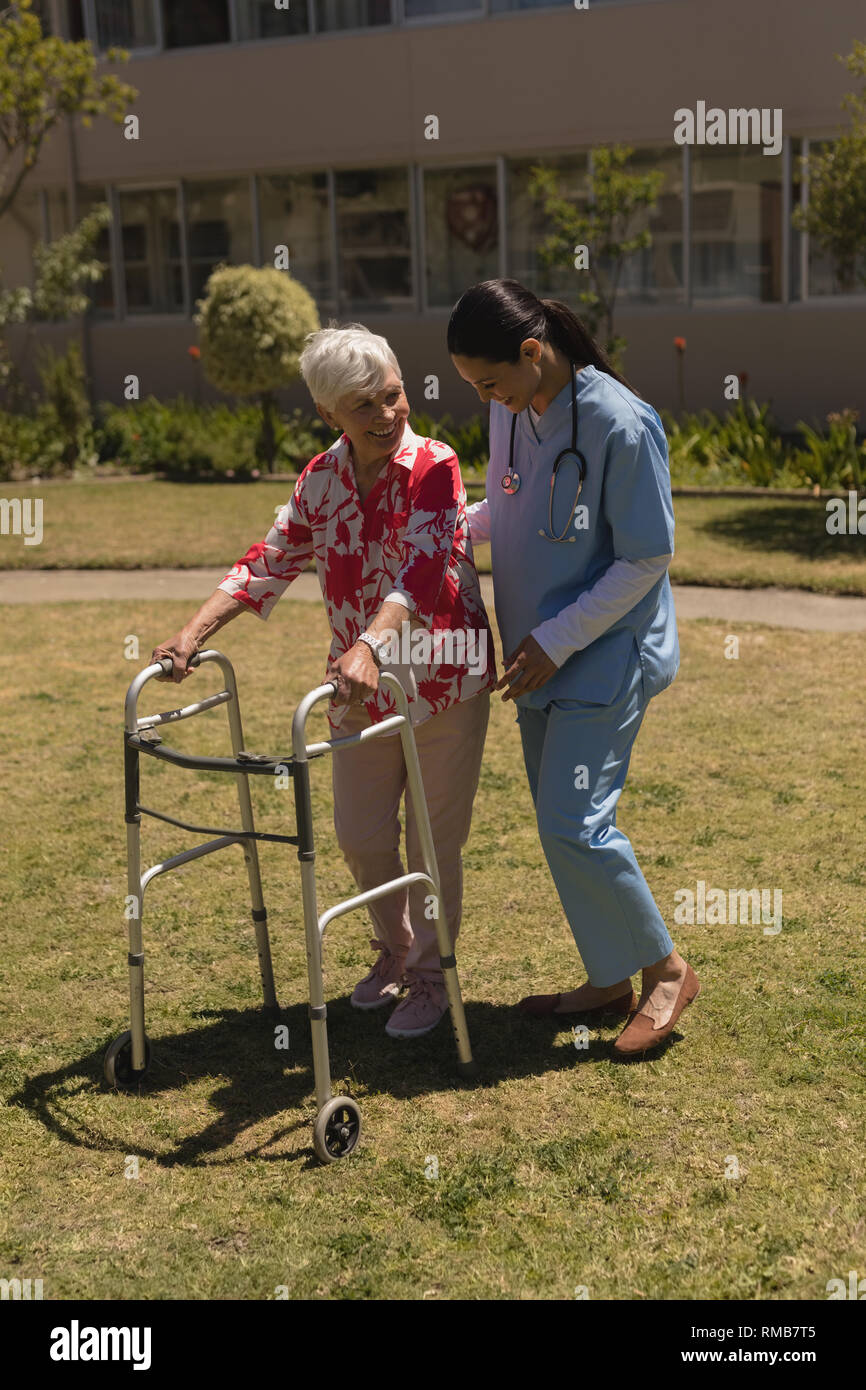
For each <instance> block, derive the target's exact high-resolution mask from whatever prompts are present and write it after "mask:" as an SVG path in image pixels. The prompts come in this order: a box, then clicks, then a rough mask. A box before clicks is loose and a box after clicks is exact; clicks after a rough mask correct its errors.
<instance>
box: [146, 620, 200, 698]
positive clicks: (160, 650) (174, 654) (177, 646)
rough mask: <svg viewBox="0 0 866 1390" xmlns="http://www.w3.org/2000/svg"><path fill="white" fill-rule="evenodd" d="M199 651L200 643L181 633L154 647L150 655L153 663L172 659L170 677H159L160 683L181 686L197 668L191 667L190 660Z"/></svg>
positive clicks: (157, 678)
mask: <svg viewBox="0 0 866 1390" xmlns="http://www.w3.org/2000/svg"><path fill="white" fill-rule="evenodd" d="M197 651H198V643H197V642H196V640H195V638H194V637H190V636H188V635H187V634H186V633H185V632H179V633H177V635H176V636H175V637H172V638H171V639H170V640H169V641H168V642H163V643H162V644H161V645H160V646H158V647H154V649H153V651H152V652H151V654H150V659H151V662H155V661H162V660H163V659H164V658H165V657H167V656H168V657H171V662H172V672H171V675H170V676H157V677H156V678H155V679H156V680H158V681H168V680H171V681H174V683H175V685H180V683H181V681H182V680H186V678H187V676H191V675H192V673H193V671H194V670H195V667H194V666H193V667H192V668H190V667H189V659H190V657H192V656H195V654H196V652H197Z"/></svg>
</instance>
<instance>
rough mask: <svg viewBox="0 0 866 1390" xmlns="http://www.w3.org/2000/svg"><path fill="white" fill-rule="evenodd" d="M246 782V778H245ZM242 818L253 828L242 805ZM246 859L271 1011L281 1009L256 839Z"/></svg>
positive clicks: (266, 1001) (247, 847)
mask: <svg viewBox="0 0 866 1390" xmlns="http://www.w3.org/2000/svg"><path fill="white" fill-rule="evenodd" d="M244 781H245V782H246V778H244ZM247 797H249V787H247ZM241 818H242V824H243V828H244V830H247V829H250V830H251V829H252V815H250V825H249V826H247V824H246V820H245V815H244V810H243V807H241ZM244 859H245V861H246V866H247V876H248V878H249V881H250V898H251V900H252V915H253V926H254V927H255V932H256V946H257V948H258V953H259V970H260V971H261V976H262V996H263V999H264V1007H265V1009H267V1010H268V1011H269V1012H271V1013H276V1012H277V1011H278V1010H279V1004H278V1003H277V994H276V990H275V988H274V967H273V964H272V962H271V943H270V938H269V936H268V910H267V908H266V907H265V902H264V897H263V895H262V875H261V870H260V869H259V856H258V850H257V848H256V842H255V840H247V841H245V843H244Z"/></svg>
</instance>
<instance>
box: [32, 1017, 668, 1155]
mask: <svg viewBox="0 0 866 1390" xmlns="http://www.w3.org/2000/svg"><path fill="white" fill-rule="evenodd" d="M387 1013H388V1011H387V1009H386V1010H383V1011H382V1012H379V1011H377V1012H375V1013H359V1012H358V1011H357V1010H355V1009H353V1008H352V1007H351V1005H350V1004H349V1002H348V999H339V1000H337V1001H335V1002H333V1003H331V1004H329V1005H328V1043H329V1048H330V1054H331V1069H332V1074H333V1077H334V1092H335V1094H336V1093H338V1092H339V1090H340V1088H341V1087H346V1089H348V1091H349V1093H350V1094H352V1095H354V1096H355V1098H356V1099H357V1100H358V1101H359V1103H360V1104H361V1108H362V1111H363V1102H364V1098H365V1097H368V1096H372V1095H377V1094H388V1095H391V1096H394V1097H396V1098H398V1099H401V1100H411V1099H412V1098H413V1097H415V1096H421V1095H425V1094H429V1093H430V1092H435V1091H443V1090H449V1089H452V1088H454V1089H461V1090H464V1091H471V1090H473V1089H482V1088H485V1087H490V1086H495V1085H497V1084H498V1083H499V1082H501V1081H504V1080H507V1079H509V1078H515V1077H527V1076H541V1075H544V1074H545V1073H550V1072H557V1071H564V1070H567V1069H570V1068H572V1067H574V1066H577V1065H587V1064H592V1063H596V1062H600V1061H608V1060H610V1058H611V1056H612V1047H613V1040H614V1036H615V1035H614V1034H612V1035H611V1036H610V1038H609V1039H602V1038H598V1037H594V1038H593V1039H592V1040H591V1041H590V1046H589V1047H588V1048H587V1049H586V1050H576V1049H575V1048H573V1047H570V1046H565V1047H562V1046H560V1047H554V1046H553V1042H554V1039H555V1038H556V1036H557V1035H558V1034H559V1033H561V1032H563V1031H564V1030H568V1028H569V1027H570V1022H571V1021H570V1018H564V1017H562V1016H560V1017H553V1018H550V1019H526V1018H523V1017H522V1016H521V1015H520V1014H518V1013H517V1012H516V1010H515V1009H514V1008H513V1006H512V1005H507V1004H488V1003H467V1005H466V1017H467V1022H468V1026H469V1033H470V1037H471V1038H472V1041H473V1048H474V1052H475V1058H476V1061H477V1063H478V1069H479V1074H478V1076H477V1078H475V1079H474V1080H472V1081H461V1080H460V1079H459V1078H458V1077H457V1076H456V1066H455V1064H456V1052H455V1045H454V1041H453V1038H452V1035H451V1030H450V1028H449V1026H448V1019H447V1018H443V1020H442V1022H441V1024H440V1025H439V1027H438V1028H437V1029H436V1031H435V1032H434V1033H431V1034H430V1035H429V1036H427V1037H425V1038H422V1039H418V1041H416V1042H408V1041H406V1040H402V1039H394V1038H389V1037H388V1036H387V1034H386V1033H385V1031H384V1026H385V1021H386V1018H387ZM199 1017H200V1018H201V1019H202V1020H203V1026H202V1027H198V1028H194V1029H190V1030H189V1031H187V1032H184V1033H175V1034H168V1035H166V1036H164V1037H161V1038H157V1039H155V1040H153V1041H152V1043H151V1047H152V1054H153V1055H152V1060H151V1064H150V1068H149V1070H148V1072H147V1074H146V1076H145V1078H144V1080H143V1081H142V1083H141V1084H140V1086H139V1087H138V1088H137V1089H136V1091H135V1092H131V1093H130V1092H110V1091H108V1089H107V1087H106V1085H105V1082H104V1080H103V1074H102V1060H103V1053H104V1049H103V1048H100V1049H99V1050H97V1051H92V1052H89V1053H87V1054H85V1055H84V1056H81V1057H79V1058H77V1059H76V1060H75V1061H73V1062H70V1063H68V1064H67V1065H66V1066H65V1067H60V1068H58V1069H57V1070H55V1071H50V1072H42V1073H40V1074H39V1075H37V1076H34V1077H32V1078H31V1079H30V1080H28V1081H27V1082H26V1083H25V1084H24V1085H23V1086H22V1087H20V1089H19V1090H18V1091H17V1093H16V1094H15V1095H12V1096H10V1097H9V1100H8V1102H7V1103H8V1104H10V1105H18V1106H21V1107H23V1108H24V1109H26V1110H27V1111H28V1112H29V1113H30V1114H31V1115H33V1116H34V1117H35V1118H37V1119H38V1120H39V1121H40V1122H41V1123H42V1124H43V1125H44V1126H45V1128H46V1129H47V1130H49V1131H50V1132H51V1133H52V1134H54V1135H56V1136H57V1137H58V1138H60V1139H62V1140H63V1141H64V1142H66V1143H68V1144H72V1145H75V1146H76V1147H79V1148H90V1149H96V1150H100V1151H111V1150H115V1151H117V1152H122V1153H124V1154H126V1153H128V1152H129V1144H130V1141H129V1138H128V1135H126V1136H124V1138H123V1139H122V1140H121V1139H115V1138H114V1137H113V1136H112V1135H111V1134H110V1133H108V1132H104V1133H102V1134H100V1133H99V1130H98V1117H97V1116H95V1115H94V1113H93V1111H92V1109H90V1108H89V1109H88V1113H87V1115H86V1117H85V1116H83V1115H82V1116H80V1117H79V1116H76V1115H75V1113H74V1105H73V1103H74V1102H75V1101H76V1100H78V1099H80V1098H82V1097H86V1098H88V1099H90V1100H92V1099H93V1098H94V1096H95V1095H96V1094H97V1088H100V1089H103V1090H104V1102H103V1103H104V1104H106V1105H111V1106H114V1105H119V1106H128V1105H130V1104H132V1105H133V1106H134V1105H135V1103H136V1099H137V1097H138V1096H139V1095H141V1096H142V1097H153V1096H163V1097H166V1098H167V1101H168V1104H169V1105H170V1104H171V1097H172V1094H173V1093H176V1094H177V1095H178V1096H179V1095H180V1094H181V1093H182V1092H183V1090H184V1088H185V1087H186V1086H187V1085H188V1084H190V1083H195V1082H197V1081H199V1080H201V1079H203V1078H206V1077H209V1076H214V1077H219V1078H221V1079H223V1080H224V1082H225V1084H224V1085H221V1086H219V1087H218V1088H217V1089H216V1090H214V1091H213V1092H212V1093H211V1095H210V1096H209V1098H208V1099H209V1105H210V1106H211V1107H212V1108H213V1109H214V1110H215V1111H217V1112H218V1113H217V1114H216V1116H215V1118H214V1119H213V1120H212V1121H211V1122H210V1123H209V1124H207V1125H206V1126H205V1128H204V1129H202V1130H201V1132H200V1133H198V1134H195V1135H192V1136H190V1137H189V1138H187V1139H184V1140H183V1141H182V1142H180V1143H179V1144H177V1145H176V1147H175V1148H173V1149H170V1150H168V1151H166V1150H165V1149H152V1148H151V1149H149V1148H148V1147H147V1145H146V1143H142V1142H140V1141H139V1140H138V1139H136V1142H135V1152H136V1153H137V1154H138V1155H139V1157H141V1158H148V1159H150V1160H151V1161H152V1162H154V1163H157V1164H159V1165H161V1166H162V1167H166V1168H170V1167H174V1166H175V1165H177V1164H183V1165H189V1166H196V1165H198V1164H207V1163H212V1162H213V1161H214V1159H213V1157H212V1156H214V1155H218V1154H221V1153H222V1154H223V1156H222V1158H221V1159H219V1160H217V1161H219V1162H222V1163H236V1162H239V1161H244V1160H245V1159H247V1158H251V1157H253V1158H263V1159H268V1160H276V1161H279V1162H286V1161H287V1160H294V1161H298V1160H300V1161H304V1160H305V1161H306V1163H307V1166H313V1165H314V1164H315V1162H316V1160H315V1159H314V1157H313V1151H312V1145H309V1146H308V1147H306V1148H304V1149H303V1150H300V1151H297V1152H294V1153H291V1154H286V1153H273V1152H269V1150H271V1149H272V1148H273V1146H274V1145H275V1144H278V1143H279V1142H280V1141H281V1140H282V1139H284V1138H285V1137H286V1136H288V1135H290V1134H292V1133H294V1132H295V1131H296V1130H299V1129H304V1128H306V1129H308V1130H309V1131H311V1130H312V1123H313V1120H314V1118H315V1102H314V1100H313V1094H312V1093H313V1071H312V1049H311V1043H310V1031H309V1021H308V1016H307V1005H306V1004H305V1003H304V1004H296V1005H293V1006H292V1007H290V1008H287V1009H283V1010H281V1011H280V1013H279V1016H278V1019H277V1020H276V1021H278V1022H280V1023H283V1024H285V1025H287V1026H288V1029H289V1040H290V1049H289V1053H288V1056H286V1053H284V1052H280V1051H278V1050H277V1049H276V1048H275V1047H274V1025H275V1019H274V1018H273V1017H272V1016H270V1015H267V1014H264V1013H263V1012H262V1011H261V1010H260V1009H244V1010H237V1009H227V1010H222V1011H213V1010H206V1011H202V1013H201V1014H200V1015H199ZM615 1022H616V1021H615V1020H611V1024H612V1025H613V1024H614V1023H615ZM619 1023H621V1020H620V1021H619ZM618 1029H619V1024H617V1031H618ZM678 1036H679V1035H678V1034H673V1035H672V1037H671V1039H670V1040H669V1042H670V1041H672V1040H673V1039H674V1038H677V1037H678ZM108 1042H109V1039H106V1046H107V1044H108ZM662 1050H663V1049H659V1051H658V1052H657V1053H655V1054H654V1055H655V1056H658V1055H659V1054H660V1052H661V1051H662ZM665 1050H666V1049H665ZM350 1078H351V1080H349V1079H350ZM347 1082H348V1086H347ZM268 1119H273V1120H274V1121H275V1122H277V1123H276V1124H275V1128H274V1130H273V1133H272V1134H271V1135H270V1136H269V1137H268V1138H267V1139H266V1140H265V1141H263V1143H261V1144H260V1145H258V1146H254V1147H245V1148H244V1151H243V1153H242V1154H228V1155H226V1154H225V1152H224V1151H225V1150H227V1149H230V1147H231V1145H232V1144H233V1143H234V1141H235V1140H236V1139H237V1138H238V1137H239V1136H240V1135H242V1134H243V1133H244V1131H245V1130H248V1129H250V1128H251V1127H252V1126H254V1125H257V1124H260V1123H261V1122H262V1121H265V1120H268ZM110 1128H111V1127H110V1126H109V1125H107V1126H106V1130H110ZM144 1138H145V1134H144V1133H143V1134H142V1139H144Z"/></svg>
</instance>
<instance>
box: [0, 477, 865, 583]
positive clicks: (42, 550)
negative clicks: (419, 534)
mask: <svg viewBox="0 0 866 1390" xmlns="http://www.w3.org/2000/svg"><path fill="white" fill-rule="evenodd" d="M5 495H6V496H9V495H12V494H11V492H10V486H9V485H6V491H5ZM14 495H15V496H18V497H22V498H24V497H37V496H39V497H41V498H42V500H43V527H44V538H43V541H42V544H41V545H25V544H24V543H23V540H22V538H21V537H19V536H0V569H25V568H32V569H63V568H66V567H70V568H73V569H104V568H119V569H142V568H149V567H151V566H155V567H179V568H189V567H191V566H197V565H213V566H214V567H216V568H219V567H220V566H223V567H225V568H226V569H227V568H228V566H229V565H231V564H233V562H234V561H235V560H236V559H237V558H238V556H239V555H242V554H243V553H244V551H245V550H246V549H247V547H248V546H249V545H250V544H251V543H252V542H253V541H256V540H260V539H261V538H262V537H263V536H264V535H265V533H266V532H267V530H268V527H269V526H270V524H271V522H272V519H273V516H274V512H275V510H276V509H277V508H278V507H280V506H281V505H282V503H283V502H284V501H285V500H286V497H287V495H288V485H287V484H284V483H272V482H260V483H254V484H246V485H241V484H235V485H232V484H225V483H223V484H184V483H161V482H150V481H145V482H134V481H131V482H104V483H63V484H52V485H49V486H45V487H43V488H42V489H41V490H40V489H38V488H34V487H30V488H19V487H16V488H15V489H14ZM481 495H482V493H481V491H478V490H470V493H469V498H470V501H472V500H475V499H477V498H478V497H480V496H481ZM674 505H675V511H676V519H677V530H676V555H675V557H674V561H673V565H672V567H671V578H672V579H673V580H674V582H675V583H681V584H717V585H726V586H727V585H732V586H735V587H745V588H761V587H766V586H768V585H781V586H783V587H789V588H801V589H811V590H814V591H815V592H818V593H835V594H866V537H864V536H860V535H856V536H847V535H845V536H835V535H834V536H831V535H828V534H827V528H826V521H827V512H826V505H825V503H824V502H822V501H819V500H812V499H810V500H808V501H803V502H798V501H789V500H786V499H784V498H772V497H766V496H761V497H756V498H754V499H753V498H743V497H676V498H675V501H674ZM477 558H478V567H479V569H482V570H486V569H489V563H490V562H489V551H488V548H487V547H481V548H480V549H479V552H478V557H477Z"/></svg>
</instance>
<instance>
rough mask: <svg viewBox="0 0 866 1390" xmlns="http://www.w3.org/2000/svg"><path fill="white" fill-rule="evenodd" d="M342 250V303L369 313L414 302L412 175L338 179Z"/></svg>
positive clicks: (364, 173) (365, 173)
mask: <svg viewBox="0 0 866 1390" xmlns="http://www.w3.org/2000/svg"><path fill="white" fill-rule="evenodd" d="M336 197H337V245H338V247H339V265H340V283H339V296H340V300H341V301H342V302H346V303H348V304H350V305H353V306H357V307H358V308H365V309H390V308H403V307H406V308H408V307H409V306H410V305H411V303H412V302H413V295H412V265H411V242H410V235H409V175H408V172H407V170H406V169H384V170H353V171H352V172H345V173H341V174H337V176H336Z"/></svg>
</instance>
